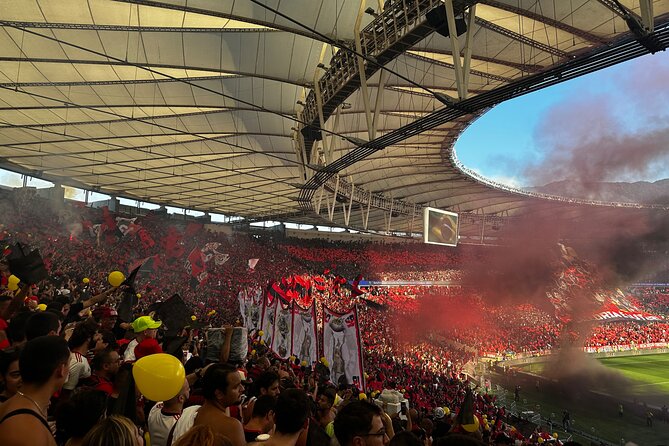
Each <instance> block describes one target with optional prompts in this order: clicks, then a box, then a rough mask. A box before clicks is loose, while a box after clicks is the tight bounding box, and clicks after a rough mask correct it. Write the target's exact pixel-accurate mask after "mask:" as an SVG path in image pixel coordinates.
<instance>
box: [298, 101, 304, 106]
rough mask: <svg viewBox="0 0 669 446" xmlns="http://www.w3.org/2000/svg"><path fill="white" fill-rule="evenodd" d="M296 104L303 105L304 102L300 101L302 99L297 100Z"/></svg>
mask: <svg viewBox="0 0 669 446" xmlns="http://www.w3.org/2000/svg"><path fill="white" fill-rule="evenodd" d="M296 104H297V105H301V106H302V107H304V102H302V101H297V102H296Z"/></svg>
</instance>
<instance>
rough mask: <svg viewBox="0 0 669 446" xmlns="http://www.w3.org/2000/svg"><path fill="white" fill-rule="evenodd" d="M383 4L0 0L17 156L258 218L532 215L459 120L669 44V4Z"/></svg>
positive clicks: (539, 0) (400, 223) (59, 176)
mask: <svg viewBox="0 0 669 446" xmlns="http://www.w3.org/2000/svg"><path fill="white" fill-rule="evenodd" d="M383 3H384V2H381V1H377V2H372V1H368V2H365V1H362V2H361V1H359V0H356V1H353V0H299V1H297V0H290V1H289V0H283V1H280V0H236V1H220V0H164V1H153V0H119V1H109V0H88V1H84V0H59V1H58V2H53V1H47V0H22V1H20V2H17V1H11V0H1V1H0V8H1V10H2V11H3V13H2V20H1V21H0V25H1V26H2V33H0V102H1V103H0V167H5V168H9V169H12V170H15V171H19V172H21V173H26V174H29V175H32V176H36V177H39V178H44V179H47V180H50V181H54V182H58V183H61V184H66V185H71V186H76V187H82V188H86V189H91V190H96V191H101V192H105V193H108V194H112V195H118V196H124V197H128V198H135V199H138V200H142V201H151V202H156V203H164V204H169V205H174V206H180V207H186V208H191V209H196V210H201V211H210V212H218V213H225V214H227V215H231V214H232V215H240V216H244V217H248V218H270V217H271V218H274V219H283V220H288V221H296V222H312V223H313V222H316V221H321V220H320V218H321V217H318V216H317V215H316V213H315V211H319V212H320V215H322V216H323V218H325V219H329V220H331V221H333V222H336V223H338V224H341V225H346V226H350V227H358V228H362V227H365V228H373V229H391V230H398V229H400V230H408V231H410V232H413V231H418V232H420V228H419V226H420V225H419V224H418V223H417V222H415V223H414V221H415V220H416V218H417V217H416V216H417V215H418V213H419V212H420V208H421V207H422V206H423V205H426V204H429V205H430V206H434V207H440V208H444V209H451V210H455V211H458V212H465V213H471V214H486V215H493V216H506V215H516V214H519V213H522V212H523V209H525V207H526V204H527V203H530V202H536V201H537V200H540V198H537V197H532V196H528V195H525V194H523V193H520V192H518V191H515V192H514V191H508V190H505V188H503V187H500V186H498V185H492V184H489V183H488V182H486V181H484V180H481V179H477V178H475V177H472V176H470V175H469V174H468V173H467V172H465V171H463V169H461V168H460V167H459V166H458V163H457V160H456V159H455V158H454V157H453V154H452V150H451V149H452V144H453V142H454V141H455V139H456V138H457V136H458V135H459V134H460V132H462V130H463V129H464V128H465V127H466V126H467V125H469V124H470V123H471V122H472V120H473V119H475V118H476V117H477V116H479V115H480V114H481V113H483V112H485V110H487V109H489V108H490V107H492V106H494V105H496V104H498V103H500V102H501V101H504V100H506V99H509V98H512V97H515V96H518V95H520V94H524V93H528V92H531V91H533V90H536V89H538V88H543V87H545V86H549V85H551V84H554V83H557V82H561V81H564V80H567V79H570V78H573V77H575V76H579V75H581V74H584V73H587V72H589V71H594V70H597V69H600V68H604V67H606V66H610V65H612V64H615V63H618V62H621V61H624V60H628V59H631V58H634V57H637V56H640V55H643V54H647V53H650V52H655V51H659V50H663V49H664V48H665V47H666V45H667V42H669V0H656V1H650V0H641V1H638V0H634V1H630V0H625V1H620V2H619V1H617V0H587V1H585V0H570V1H558V0H484V1H478V2H475V1H468V0H453V1H451V0H448V1H447V2H446V7H444V6H442V2H441V1H439V0H404V1H401V0H397V1H391V2H385V3H386V4H387V5H386V7H385V10H383V11H382V8H383V5H382V4H383ZM451 5H452V11H453V12H452V14H451ZM365 9H367V12H364V11H365ZM439 12H441V16H440V15H439V14H438V13H439ZM451 19H452V20H453V21H452V22H451V25H456V28H457V29H458V30H459V32H460V31H464V28H466V29H467V31H466V32H464V33H463V34H461V35H460V37H458V38H456V37H454V36H451V35H449V34H448V31H447V30H446V29H445V28H444V26H446V27H447V25H443V23H444V22H445V23H448V22H449V20H451ZM440 21H441V24H440ZM435 26H436V28H439V31H441V33H439V32H434V30H435ZM452 28H453V26H451V29H452ZM451 34H454V33H451ZM356 36H358V37H359V39H357V38H356ZM454 50H455V52H459V53H460V54H461V57H460V58H453V53H454ZM361 70H362V72H363V73H364V75H363V76H360V73H361ZM321 123H322V124H321ZM541 200H543V199H541ZM542 203H544V201H542ZM546 203H547V204H545V207H546V208H547V209H548V210H549V211H551V212H552V211H554V209H553V208H552V206H553V205H555V206H557V207H558V208H559V207H560V206H564V202H563V201H560V200H555V201H549V202H546ZM551 203H552V204H551Z"/></svg>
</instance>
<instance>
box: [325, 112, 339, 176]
mask: <svg viewBox="0 0 669 446" xmlns="http://www.w3.org/2000/svg"><path fill="white" fill-rule="evenodd" d="M340 115H341V105H340V106H339V107H337V112H336V113H335V119H334V125H333V127H332V132H333V133H332V134H331V135H330V142H329V143H328V151H327V152H325V163H326V164H330V163H331V162H332V161H333V160H334V158H333V156H334V150H335V148H334V146H335V143H336V142H337V139H336V137H335V134H336V133H337V130H338V129H339V116H340ZM323 138H325V136H323Z"/></svg>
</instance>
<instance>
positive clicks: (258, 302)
mask: <svg viewBox="0 0 669 446" xmlns="http://www.w3.org/2000/svg"><path fill="white" fill-rule="evenodd" d="M263 297H264V293H263V289H262V287H259V286H255V287H250V288H247V289H246V294H245V295H244V326H245V327H246V328H247V329H248V331H249V333H251V332H252V331H254V330H260V322H261V319H262V308H263ZM240 307H241V302H240Z"/></svg>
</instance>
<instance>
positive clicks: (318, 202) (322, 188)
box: [316, 184, 325, 215]
mask: <svg viewBox="0 0 669 446" xmlns="http://www.w3.org/2000/svg"><path fill="white" fill-rule="evenodd" d="M323 194H325V184H324V185H323V186H321V193H320V195H319V196H318V201H317V202H316V213H317V214H318V215H320V214H321V204H322V203H323Z"/></svg>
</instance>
